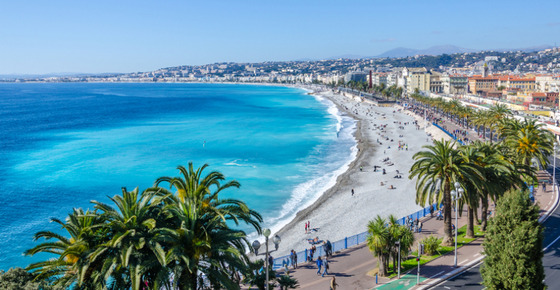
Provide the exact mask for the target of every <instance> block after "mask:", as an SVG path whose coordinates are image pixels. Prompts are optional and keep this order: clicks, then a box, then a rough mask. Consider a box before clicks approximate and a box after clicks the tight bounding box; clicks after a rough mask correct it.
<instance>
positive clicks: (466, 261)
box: [457, 259, 469, 266]
mask: <svg viewBox="0 0 560 290" xmlns="http://www.w3.org/2000/svg"><path fill="white" fill-rule="evenodd" d="M468 261H469V259H466V260H464V261H463V262H461V263H459V264H457V266H459V265H461V264H464V263H466V262H468Z"/></svg>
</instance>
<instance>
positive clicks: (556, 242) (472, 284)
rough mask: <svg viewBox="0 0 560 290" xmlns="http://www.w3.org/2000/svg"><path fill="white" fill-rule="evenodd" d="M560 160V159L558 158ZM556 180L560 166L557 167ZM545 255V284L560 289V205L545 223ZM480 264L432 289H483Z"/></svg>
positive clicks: (559, 173) (550, 287)
mask: <svg viewBox="0 0 560 290" xmlns="http://www.w3.org/2000/svg"><path fill="white" fill-rule="evenodd" d="M557 161H560V160H557ZM551 173H552V172H551ZM556 175H557V177H556V180H558V175H560V168H558V167H557V168H556ZM544 226H545V230H544V241H543V246H544V257H543V260H542V261H543V267H544V271H545V279H544V281H545V284H546V285H547V286H548V289H560V207H557V208H556V210H555V211H554V212H553V213H552V214H551V215H550V217H549V218H548V219H547V220H546V221H545V223H544ZM481 283H482V277H481V276H480V264H479V265H477V266H475V267H473V268H471V269H469V270H467V271H465V272H463V273H461V274H460V275H459V276H456V277H454V278H453V279H449V280H447V281H446V282H444V283H442V284H439V285H437V286H435V287H432V288H430V289H468V290H474V289H483V288H484V287H483V286H482V285H481Z"/></svg>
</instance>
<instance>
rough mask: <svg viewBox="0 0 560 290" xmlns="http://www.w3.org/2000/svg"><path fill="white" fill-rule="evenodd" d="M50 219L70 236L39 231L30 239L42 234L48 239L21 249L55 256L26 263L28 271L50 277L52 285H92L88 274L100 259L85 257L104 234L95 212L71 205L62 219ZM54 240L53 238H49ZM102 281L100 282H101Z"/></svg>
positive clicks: (100, 221) (99, 264)
mask: <svg viewBox="0 0 560 290" xmlns="http://www.w3.org/2000/svg"><path fill="white" fill-rule="evenodd" d="M51 222H54V223H57V224H59V225H60V226H61V227H62V229H64V230H65V231H66V232H67V233H68V234H69V235H70V238H66V237H64V236H62V235H60V234H57V233H54V232H51V231H40V232H38V233H36V234H35V236H34V239H35V240H38V239H41V238H44V239H45V240H47V241H48V242H44V243H41V244H39V245H37V246H35V247H33V248H32V249H29V250H27V251H25V253H24V254H25V255H27V256H32V255H35V254H37V253H49V254H55V255H57V257H56V258H55V259H49V260H46V261H43V262H37V263H33V264H30V265H29V266H28V267H27V270H28V271H34V272H35V273H36V274H37V279H41V280H50V279H54V280H55V281H54V285H55V286H60V287H62V288H67V287H70V286H71V285H72V284H76V285H77V286H79V287H85V288H88V287H92V286H93V285H94V283H93V282H92V278H93V277H94V276H95V275H96V273H98V272H99V271H100V269H101V263H95V262H90V261H89V258H88V257H89V255H90V254H91V253H92V252H93V251H94V250H95V247H96V246H97V245H98V244H100V243H102V242H104V240H105V239H106V238H105V235H104V233H103V231H102V228H101V225H102V224H103V222H104V219H103V217H101V216H100V215H99V214H98V213H97V212H95V211H94V212H91V211H86V212H84V211H83V210H82V209H74V210H73V212H72V213H71V214H69V215H68V217H67V218H66V221H65V222H63V221H61V220H59V219H56V218H51ZM49 240H55V241H52V242H51V241H49ZM101 285H103V284H101Z"/></svg>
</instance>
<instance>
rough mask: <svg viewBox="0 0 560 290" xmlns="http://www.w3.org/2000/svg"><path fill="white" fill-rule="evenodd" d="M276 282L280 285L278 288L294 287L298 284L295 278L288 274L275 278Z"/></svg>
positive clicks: (286, 289) (285, 289) (283, 289)
mask: <svg viewBox="0 0 560 290" xmlns="http://www.w3.org/2000/svg"><path fill="white" fill-rule="evenodd" d="M276 282H278V285H279V286H280V290H288V289H295V288H297V287H298V286H299V284H298V280H297V279H296V278H293V277H290V275H289V274H284V275H280V277H277V278H276Z"/></svg>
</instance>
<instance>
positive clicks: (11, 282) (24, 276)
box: [0, 268, 65, 290]
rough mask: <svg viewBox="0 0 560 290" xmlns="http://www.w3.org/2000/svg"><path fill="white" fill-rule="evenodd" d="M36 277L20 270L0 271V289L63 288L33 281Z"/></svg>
mask: <svg viewBox="0 0 560 290" xmlns="http://www.w3.org/2000/svg"><path fill="white" fill-rule="evenodd" d="M35 278H36V275H35V274H32V273H30V272H27V271H25V270H24V269H22V268H12V269H10V270H8V271H7V272H4V271H0V289H14V290H36V289H42V290H55V289H57V290H62V289H65V288H63V287H57V286H50V285H48V284H47V283H46V282H45V281H35Z"/></svg>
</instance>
